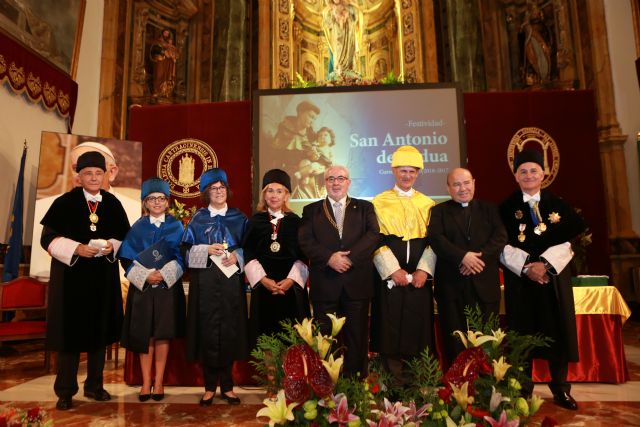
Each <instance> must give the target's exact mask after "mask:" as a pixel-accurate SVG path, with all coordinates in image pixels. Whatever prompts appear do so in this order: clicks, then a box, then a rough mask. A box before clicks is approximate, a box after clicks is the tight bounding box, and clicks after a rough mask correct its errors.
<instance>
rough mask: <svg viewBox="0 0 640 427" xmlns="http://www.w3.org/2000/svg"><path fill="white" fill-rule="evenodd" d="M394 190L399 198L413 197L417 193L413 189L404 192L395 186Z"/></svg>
mask: <svg viewBox="0 0 640 427" xmlns="http://www.w3.org/2000/svg"><path fill="white" fill-rule="evenodd" d="M393 189H394V190H395V192H396V193H398V196H404V197H411V196H413V193H415V192H416V190H414V189H413V188H410V189H409V191H404V190H402V189H401V188H400V187H398V186H397V185H394V186H393Z"/></svg>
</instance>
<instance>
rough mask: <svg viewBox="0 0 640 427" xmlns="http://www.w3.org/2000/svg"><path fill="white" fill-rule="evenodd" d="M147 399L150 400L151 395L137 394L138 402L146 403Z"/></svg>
mask: <svg viewBox="0 0 640 427" xmlns="http://www.w3.org/2000/svg"><path fill="white" fill-rule="evenodd" d="M149 399H151V394H149V393H147V394H139V395H138V400H139V401H140V402H146V401H147V400H149Z"/></svg>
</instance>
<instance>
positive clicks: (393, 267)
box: [373, 246, 400, 279]
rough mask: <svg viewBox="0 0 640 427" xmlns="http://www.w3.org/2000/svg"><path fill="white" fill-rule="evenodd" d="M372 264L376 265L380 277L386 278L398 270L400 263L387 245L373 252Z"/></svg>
mask: <svg viewBox="0 0 640 427" xmlns="http://www.w3.org/2000/svg"><path fill="white" fill-rule="evenodd" d="M373 265H375V266H376V269H377V270H378V274H380V278H381V279H386V278H388V277H390V276H391V275H392V274H393V273H394V272H396V271H398V270H400V263H399V262H398V260H397V259H396V257H395V255H393V252H391V249H389V247H388V246H383V247H381V248H379V249H378V250H377V251H375V252H374V254H373Z"/></svg>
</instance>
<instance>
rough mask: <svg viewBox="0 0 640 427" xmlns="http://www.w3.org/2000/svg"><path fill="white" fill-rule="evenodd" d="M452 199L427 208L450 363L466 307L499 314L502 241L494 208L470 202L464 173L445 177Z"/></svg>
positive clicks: (502, 232)
mask: <svg viewBox="0 0 640 427" xmlns="http://www.w3.org/2000/svg"><path fill="white" fill-rule="evenodd" d="M447 190H448V192H449V195H450V196H451V200H448V201H446V202H443V203H440V204H438V205H436V206H435V207H434V208H433V209H432V210H431V221H429V232H428V235H429V242H430V243H431V248H432V249H433V251H434V252H435V254H436V255H437V261H436V271H435V276H434V295H435V298H436V302H437V303H438V319H439V322H440V330H441V331H442V342H443V344H444V346H443V347H444V356H445V359H446V361H447V363H448V364H449V365H451V363H452V362H453V360H454V359H455V357H456V356H457V355H458V354H459V353H460V352H461V351H462V350H464V346H463V345H462V343H461V342H460V340H459V339H457V338H456V337H454V336H453V335H452V333H453V332H454V331H456V330H460V331H463V332H465V331H466V330H467V322H466V317H465V313H464V310H465V307H470V308H472V309H475V307H476V306H478V307H480V310H481V311H482V313H483V314H484V315H485V317H486V318H488V317H489V315H490V314H495V315H496V316H497V315H498V313H499V311H500V276H499V272H498V268H499V261H498V258H499V256H500V253H501V252H502V249H503V248H504V245H505V244H506V243H507V232H506V231H505V229H504V226H503V225H502V220H501V219H500V214H499V213H498V207H497V206H496V205H494V204H493V203H489V202H486V201H483V200H476V199H474V198H473V196H474V192H475V180H474V179H473V176H472V175H471V172H469V171H468V170H467V169H463V168H456V169H453V170H451V172H449V174H448V175H447Z"/></svg>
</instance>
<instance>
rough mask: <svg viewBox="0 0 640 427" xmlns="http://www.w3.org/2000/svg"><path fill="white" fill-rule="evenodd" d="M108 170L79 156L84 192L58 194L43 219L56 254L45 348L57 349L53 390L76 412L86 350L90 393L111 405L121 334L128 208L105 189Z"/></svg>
mask: <svg viewBox="0 0 640 427" xmlns="http://www.w3.org/2000/svg"><path fill="white" fill-rule="evenodd" d="M105 170H106V167H105V160H104V157H103V156H102V154H100V153H98V152H88V153H85V154H83V155H82V156H80V158H79V159H78V163H77V167H76V171H77V172H78V178H79V180H80V182H81V185H82V186H81V187H76V188H74V189H73V190H71V191H69V192H68V193H65V194H63V195H62V196H60V197H58V198H57V199H56V200H55V201H54V202H53V204H52V206H51V207H50V208H49V210H48V211H47V213H46V214H45V216H44V218H43V219H42V222H41V223H42V225H43V227H44V228H43V230H42V235H41V238H40V244H41V245H42V247H43V248H44V249H45V250H47V251H48V252H49V254H50V255H51V256H52V260H51V278H50V284H49V302H48V311H47V335H46V346H47V349H48V350H52V351H56V352H58V364H57V375H56V380H55V384H54V390H55V392H56V395H57V396H58V398H59V400H58V403H57V404H56V407H57V408H58V409H60V410H66V409H69V408H71V405H72V401H71V397H72V396H73V395H75V394H76V393H77V392H78V381H77V372H78V364H79V361H80V353H81V352H87V379H86V381H85V383H84V395H85V396H87V397H90V398H93V399H95V400H99V401H104V400H109V399H110V398H111V397H110V396H109V393H108V392H107V391H106V390H104V388H103V379H102V370H103V368H104V356H105V348H106V346H107V345H110V344H112V343H114V342H117V341H118V339H119V337H120V330H121V327H122V295H121V290H120V276H119V273H118V263H117V260H116V258H115V253H116V252H117V250H118V248H119V246H120V242H121V241H122V240H123V239H124V237H125V235H126V233H127V231H128V230H129V221H128V220H127V215H126V213H125V211H124V209H123V208H122V205H121V204H120V202H119V201H118V199H116V198H115V196H113V195H112V194H110V193H108V192H106V191H104V190H100V185H101V183H102V180H103V178H104V173H105Z"/></svg>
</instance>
